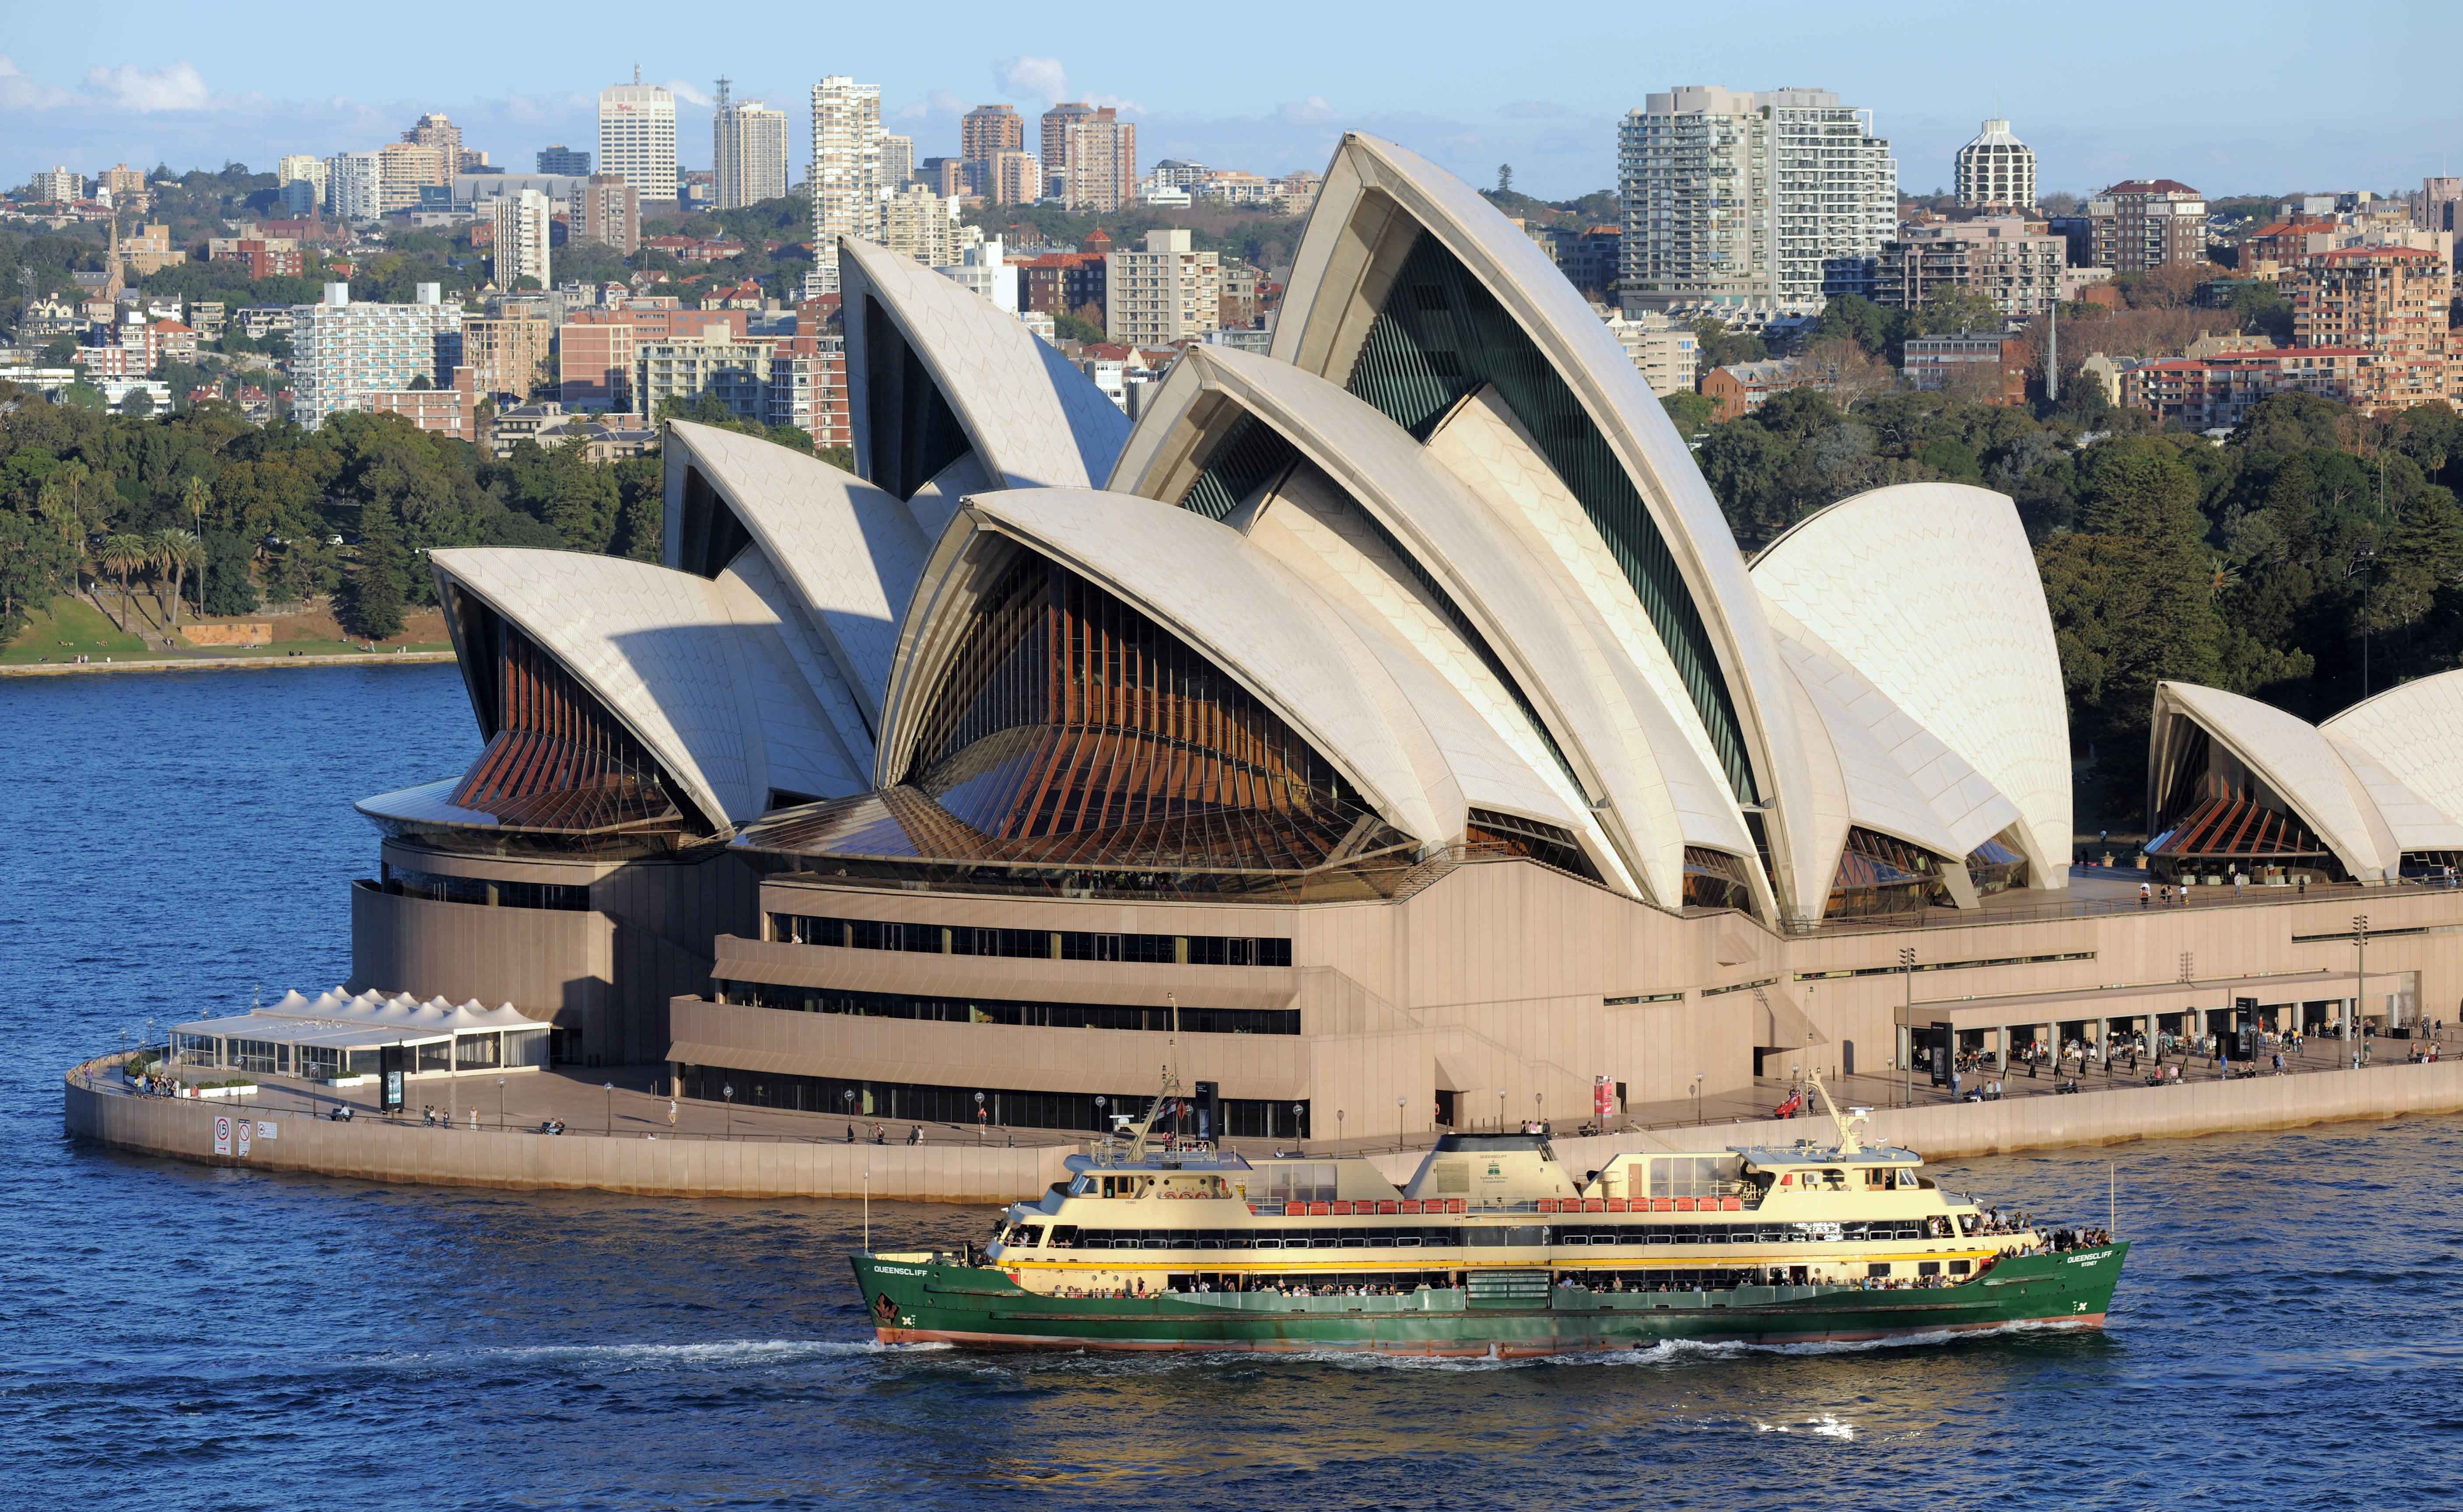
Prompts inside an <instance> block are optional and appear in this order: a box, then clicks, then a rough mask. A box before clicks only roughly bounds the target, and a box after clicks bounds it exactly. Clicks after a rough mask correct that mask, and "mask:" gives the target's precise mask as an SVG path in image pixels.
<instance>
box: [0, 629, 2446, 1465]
mask: <svg viewBox="0 0 2463 1512" xmlns="http://www.w3.org/2000/svg"><path fill="white" fill-rule="evenodd" d="M474 749H475V740H474V737H473V734H472V730H471V725H470V721H469V711H468V708H467V705H466V703H465V701H464V695H463V692H462V687H461V683H460V680H459V679H458V677H457V675H456V674H455V673H454V671H453V670H452V669H451V668H449V667H426V668H401V669H394V668H385V669H369V670H350V669H308V670H301V671H281V672H267V673H256V674H233V675H229V676H225V677H217V678H211V679H206V678H185V677H173V676H166V677H130V678H96V679H62V680H44V681H35V682H21V683H13V684H9V685H0V751H6V752H7V753H8V766H7V780H6V781H5V782H0V835H5V836H6V840H5V843H0V1026H5V1027H6V1029H7V1031H8V1034H9V1038H10V1041H11V1044H10V1046H9V1052H8V1054H7V1055H6V1056H5V1057H0V1139H5V1145H6V1149H7V1150H8V1152H9V1158H8V1160H7V1162H6V1164H5V1165H0V1282H5V1285H6V1288H7V1291H6V1300H5V1303H0V1465H6V1466H7V1467H8V1470H9V1489H10V1491H11V1493H12V1495H11V1501H13V1502H15V1503H16V1504H21V1505H28V1506H58V1505H68V1504H71V1503H72V1502H74V1503H75V1504H77V1505H80V1506H85V1507H117V1506H130V1507H135V1506H140V1505H143V1506H161V1505H178V1506H184V1507H198V1508H208V1507H210V1508H223V1507H229V1508H241V1507H274V1508H290V1507H310V1506H324V1505H333V1506H355V1507H356V1506H371V1507H435V1506H457V1507H461V1506H468V1507H508V1508H517V1507H540V1506H572V1507H618V1508H632V1507H666V1506H678V1505H690V1506H694V1507H774V1506H802V1505H812V1504H824V1503H826V1504H845V1505H854V1506H863V1507H875V1506H897V1507H901V1508H941V1507H950V1508H966V1509H970V1512H971V1509H980V1508H983V1507H986V1506H1018V1507H1030V1506H1031V1507H1045V1506H1055V1507H1079V1506H1085V1507H1094V1506H1102V1507H1142V1506H1150V1505H1159V1504H1166V1503H1175V1502H1188V1503H1190V1504H1204V1505H1210V1506H1226V1507H1247V1506H1265V1505H1283V1506H1293V1507H1319V1506H1376V1507H1417V1506H1443V1507H1449V1508H1453V1507H1465V1506H1502V1507H1523V1506H1554V1505H1559V1504H1577V1503H1579V1504H1581V1505H1585V1506H1601V1507H1623V1506H1635V1507H1668V1506H1676V1507H1685V1506H1698V1507H1740V1508H1761V1507H1771V1508H1776V1507H1790V1508H1795V1507H1802V1506H1806V1505H1816V1504H1825V1503H1826V1504H1830V1505H1836V1506H1842V1507H1898V1506H1912V1505H1915V1504H1918V1503H1919V1501H1930V1502H1933V1503H1934V1504H1941V1505H1948V1506H1955V1507H1970V1506H1975V1507H1995V1506H2063V1507H2209V1506H2212V1507H2242V1506H2248V1505H2253V1504H2274V1505H2281V1506H2286V1507H2295V1506H2297V1507H2301V1508H2313V1507H2329V1508H2331V1507H2353V1508H2377V1507H2394V1506H2451V1505H2453V1504H2455V1503H2456V1501H2457V1500H2458V1491H2457V1486H2456V1482H2457V1480H2463V1476H2458V1474H2457V1473H2456V1472H2455V1471H2454V1470H2453V1469H2452V1463H2453V1461H2452V1458H2451V1455H2452V1447H2453V1445H2454V1443H2455V1441H2456V1437H2457V1435H2458V1432H2463V1407H2458V1404H2457V1400H2456V1393H2457V1388H2458V1383H2463V1315H2458V1311H2457V1309H2456V1308H2455V1307H2454V1306H2453V1303H2452V1297H2451V1293H2450V1290H2449V1288H2450V1286H2451V1285H2452V1281H2453V1278H2454V1276H2455V1275H2456V1273H2457V1265H2458V1260H2463V1212H2458V1210H2457V1208H2456V1206H2455V1204H2454V1202H2453V1200H2452V1195H2451V1191H2452V1176H2451V1173H2452V1171H2453V1170H2454V1169H2455V1168H2456V1167H2457V1165H2458V1164H2463V1159H2459V1158H2458V1157H2463V1122H2457V1121H2454V1120H2443V1119H2439V1120H2417V1121H2409V1122H2405V1123H2399V1124H2392V1125H2387V1126H2384V1127H2380V1126H2376V1125H2368V1124H2361V1125H2343V1126H2336V1127H2331V1128H2323V1129H2315V1130H2309V1131H2304V1132H2300V1133H2295V1134H2279V1135H2267V1136H2248V1137H2239V1136H2234V1137H2216V1138H2210V1139H2201V1140H2190V1141H2178V1142H2169V1143H2161V1144H2148V1145H2140V1146H2132V1147H2126V1148H2124V1149H2122V1150H2120V1151H2118V1152H2113V1151H2092V1152H2080V1153H2077V1154H2075V1155H2070V1154H2051V1155H2044V1156H2020V1157H2011V1158H2004V1159H1995V1160H1985V1161H1976V1162H1973V1163H1970V1164H1967V1165H1964V1166H1952V1167H1947V1168H1944V1172H1943V1174H1944V1175H1945V1177H1946V1179H1947V1180H1948V1181H1949V1183H1950V1184H1951V1185H1952V1186H1955V1187H1960V1188H1962V1189H1972V1190H1973V1191H1975V1192H1977V1193H1979V1194H1981V1195H1985V1196H1987V1197H1988V1199H1992V1200H1997V1201H2000V1202H2001V1203H2003V1205H2005V1206H2008V1205H2011V1204H2014V1203H2015V1204H2016V1205H2018V1206H2022V1207H2027V1208H2030V1209H2032V1210H2034V1211H2036V1212H2038V1213H2040V1214H2044V1215H2048V1216H2052V1217H2054V1218H2055V1219H2057V1220H2068V1221H2083V1222H2100V1221H2102V1220H2103V1215H2104V1208H2105V1199H2106V1181H2107V1171H2106V1167H2107V1161H2109V1162H2110V1164H2111V1165H2112V1167H2113V1169H2114V1174H2115V1175H2117V1177H2118V1188H2119V1201H2118V1221H2119V1227H2120V1229H2121V1230H2122V1232H2123V1233H2125V1235H2127V1236H2128V1237H2131V1238H2134V1239H2136V1240H2138V1241H2139V1245H2138V1248H2137V1249H2136V1251H2135V1252H2134V1253H2133V1254H2132V1256H2131V1262H2130V1273H2129V1274H2128V1275H2127V1276H2126V1277H2125V1278H2124V1281H2123V1284H2122V1290H2121V1294H2120V1297H2119V1299H2118V1300H2117V1302H2116V1304H2115V1309H2114V1312H2113V1314H2112V1318H2111V1324H2110V1328H2108V1330H2107V1331H2105V1332H2103V1333H2055V1332H2020V1333H2013V1334H2006V1335H2000V1336H1993V1337H1982V1338H1968V1339H1961V1340H1957V1341H1952V1342H1949V1343H1945V1344H1942V1345H1939V1346H1932V1347H1895V1348H1857V1349H1838V1350H1819V1349H1798V1350H1735V1349H1686V1350H1654V1351H1648V1352H1643V1353H1637V1354H1630V1355H1620V1356H1615V1357H1611V1358H1605V1359H1601V1360H1594V1361H1586V1362H1582V1363H1522V1364H1510V1365H1509V1364H1493V1363H1482V1362H1469V1363H1464V1362H1450V1363H1409V1362H1379V1361H1364V1360H1351V1359H1340V1358H1325V1359H1282V1358H1277V1359H1271V1360H1243V1359H1209V1358H1171V1359H1159V1358H1126V1357H1086V1356H1076V1355H1054V1356H1035V1357H991V1356H977V1355H970V1354H965V1353H960V1352H955V1351H949V1350H912V1351H884V1350H879V1349H877V1348H874V1347H873V1346H871V1345H870V1344H869V1343H867V1342H866V1341H867V1337H868V1335H867V1330H866V1328H865V1326H864V1319H863V1315H862V1310H861V1301H860V1299H859V1298H858V1297H857V1296H856V1294H855V1292H854V1289H853V1287H852V1285H851V1284H850V1283H849V1280H848V1275H847V1268H846V1264H845V1258H844V1257H845V1255H846V1252H847V1251H848V1250H849V1249H850V1248H851V1247H853V1246H855V1245H856V1244H858V1243H860V1242H861V1237H862V1236H861V1230H862V1223H863V1214H862V1210H861V1208H860V1207H859V1206H857V1205H855V1204H848V1203H817V1202H816V1203H794V1204H769V1203H730V1202H651V1201H644V1200H641V1199H628V1198H620V1197H607V1196H592V1195H548V1196H537V1195H523V1194H515V1193H493V1192H472V1191H431V1190H421V1189H415V1188H390V1187H380V1186H371V1185H366V1184H362V1183H356V1182H347V1181H337V1180H325V1179H316V1178H298V1177H270V1176H267V1175H264V1174H261V1173H248V1172H236V1171H226V1170H208V1169H205V1168H201V1167H195V1166H188V1165H183V1164H180V1163H178V1162H173V1161H163V1160H152V1159H142V1158H135V1157H130V1156H119V1155H112V1154H106V1153H102V1152H99V1151H96V1150H91V1149H85V1148H80V1147H77V1146H75V1145H72V1144H70V1143H69V1142H68V1141H66V1140H65V1139H64V1138H63V1137H62V1135H61V1134H60V1123H59V1091H58V1072H59V1070H60V1069H61V1068H62V1067H64V1066H65V1065H66V1064H68V1063H69V1062H70V1061H72V1060H74V1059H76V1058H78V1057H80V1056H82V1055H85V1054H89V1053H92V1052H93V1051H95V1050H97V1049H101V1048H111V1047H113V1046H115V1045H117V1044H118V1043H119V1042H120V1034H121V1033H122V1031H123V1030H128V1029H134V1030H137V1031H141V1032H142V1029H143V1027H144V1025H145V1022H146V1020H147V1019H148V1018H151V1019H153V1020H155V1021H156V1022H157V1023H158V1024H159V1023H163V1022H169V1021H171V1020H173V1019H179V1018H186V1017H191V1016H194V1015H195V1014H196V1013H197V1012H199V1011H201V1010H202V1009H203V1008H205V1007H207V1006H211V1007H212V1008H214V1010H215V1011H230V1010H236V1009H238V1008H242V1007H245V1006H246V1004H247V1003H248V1001H249V998H250V996H251V992H253V991H255V990H256V989H258V988H259V987H260V986H261V987H262V988H263V989H264V990H266V991H267V992H269V993H271V992H278V991H280V990H281V989H282V988H284V987H287V986H293V985H297V986H302V987H310V988H313V987H315V986H317V985H330V984H332V983H338V982H339V981H341V980H342V979H343V977H344V976H345V975H346V974H347V972H348V969H349V963H348V955H349V939H348V898H347V896H346V886H347V883H348V881H349V880H350V878H352V877H353V876H356V875H365V874H366V872H367V871H368V870H369V869H370V868H371V867H372V866H373V865H374V860H375V854H376V840H375V835H374V832H372V831H370V830H369V829H368V827H367V826H366V825H365V824H364V822H362V821H361V820H360V819H359V818H358V817H357V816H356V815H355V814H353V813H352V812H351V810H350V800H351V799H352V798H354V797H357V796H360V795H362V794H365V793H369V792H375V791H381V790H382V789H384V788H392V787H399V786H402V785H404V784H407V783H412V782H418V781H425V780H429V779H432V778H435V777H439V776H444V775H448V774H450V773H451V772H453V771H454V770H456V769H458V768H459V767H460V766H462V765H463V764H464V763H466V762H467V761H468V760H469V757H470V755H471V754H472V752H473V750H474ZM990 1218H991V1214H990V1212H989V1211H988V1210H982V1209H954V1208H934V1207H915V1206H892V1205H888V1204H878V1205H876V1206H875V1207H874V1208H873V1209H872V1212H871V1222H872V1227H873V1232H874V1234H875V1236H876V1237H877V1238H880V1239H883V1240H897V1241H901V1242H904V1241H910V1240H942V1241H954V1240H957V1239H960V1238H965V1237H977V1236H979V1235H980V1234H981V1232H982V1230H983V1229H984V1227H985V1226H986V1225H987V1224H988V1223H989V1221H990Z"/></svg>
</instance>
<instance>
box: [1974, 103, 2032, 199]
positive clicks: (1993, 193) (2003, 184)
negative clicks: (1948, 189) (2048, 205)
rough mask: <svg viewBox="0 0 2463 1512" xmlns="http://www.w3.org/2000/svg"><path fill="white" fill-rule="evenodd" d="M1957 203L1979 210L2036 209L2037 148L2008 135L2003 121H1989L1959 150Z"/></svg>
mask: <svg viewBox="0 0 2463 1512" xmlns="http://www.w3.org/2000/svg"><path fill="white" fill-rule="evenodd" d="M1957 168H1958V175H1957V177H1958V203H1959V204H1961V205H1973V206H1975V207H1977V208H1979V209H1984V208H1990V209H2000V210H2032V209H2034V208H2035V207H2036V149H2035V148H2033V147H2030V146H2028V145H2027V144H2026V143H2025V142H2023V141H2020V140H2018V139H2017V138H2016V137H2014V136H2012V135H2011V134H2010V123H2009V122H2008V121H2006V120H1988V121H1986V122H1985V123H1984V129H1983V130H1982V131H1981V132H1979V133H1977V134H1976V138H1975V140H1973V141H1971V142H1969V143H1968V144H1967V145H1966V146H1964V147H1961V148H1959V149H1958V164H1957Z"/></svg>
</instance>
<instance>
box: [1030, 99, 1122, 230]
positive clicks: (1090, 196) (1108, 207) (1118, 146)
mask: <svg viewBox="0 0 2463 1512" xmlns="http://www.w3.org/2000/svg"><path fill="white" fill-rule="evenodd" d="M1063 108H1066V107H1063ZM1046 119H1050V118H1048V117H1047V118H1046ZM1060 150H1061V190H1060V203H1061V204H1062V205H1066V206H1068V207H1069V208H1070V209H1073V210H1097V211H1112V210H1118V209H1120V208H1122V207H1123V205H1134V204H1136V203H1137V198H1138V128H1137V124H1136V123H1135V122H1134V121H1126V120H1123V119H1121V118H1120V113H1119V112H1118V111H1116V110H1114V109H1113V108H1112V107H1111V106H1109V105H1105V106H1104V107H1102V108H1101V109H1100V110H1097V111H1095V112H1093V113H1092V114H1090V115H1086V116H1080V117H1079V118H1077V119H1073V120H1071V121H1070V122H1069V123H1068V125H1067V126H1066V128H1064V129H1063V131H1062V133H1061V148H1060ZM1050 162H1051V160H1050V159H1048V158H1047V159H1046V160H1045V165H1046V166H1047V167H1048V166H1049V165H1050Z"/></svg>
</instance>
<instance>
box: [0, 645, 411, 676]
mask: <svg viewBox="0 0 2463 1512" xmlns="http://www.w3.org/2000/svg"><path fill="white" fill-rule="evenodd" d="M452 659H453V653H452V652H450V651H377V652H366V651H339V652H336V653H334V654H332V655H331V656H300V657H157V658H154V659H149V660H138V661H17V662H11V663H10V664H8V665H6V666H0V678H70V677H81V676H84V675H85V674H87V673H108V672H266V671H271V670H273V669H275V668H279V667H402V666H420V665H425V664H426V663H429V662H436V661H450V660H452Z"/></svg>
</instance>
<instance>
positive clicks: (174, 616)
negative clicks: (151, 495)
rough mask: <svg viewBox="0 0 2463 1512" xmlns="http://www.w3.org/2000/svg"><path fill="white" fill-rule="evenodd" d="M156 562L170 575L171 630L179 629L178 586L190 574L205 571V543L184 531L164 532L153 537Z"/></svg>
mask: <svg viewBox="0 0 2463 1512" xmlns="http://www.w3.org/2000/svg"><path fill="white" fill-rule="evenodd" d="M155 540H156V542H157V543H158V545H157V548H156V550H157V551H159V552H160V553H161V554H160V555H159V556H158V557H157V558H156V561H157V562H158V564H159V565H160V566H161V568H162V570H163V571H164V572H169V573H170V574H171V628H172V629H173V630H177V629H179V628H180V584H181V582H182V581H183V580H184V579H185V578H186V577H187V575H188V574H189V573H191V572H200V573H201V572H204V571H205V570H206V543H205V542H203V541H200V540H198V539H197V538H196V536H194V535H193V534H191V533H189V532H188V531H186V530H178V529H173V530H164V531H162V532H161V533H160V534H158V535H157V536H156V537H155Z"/></svg>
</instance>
